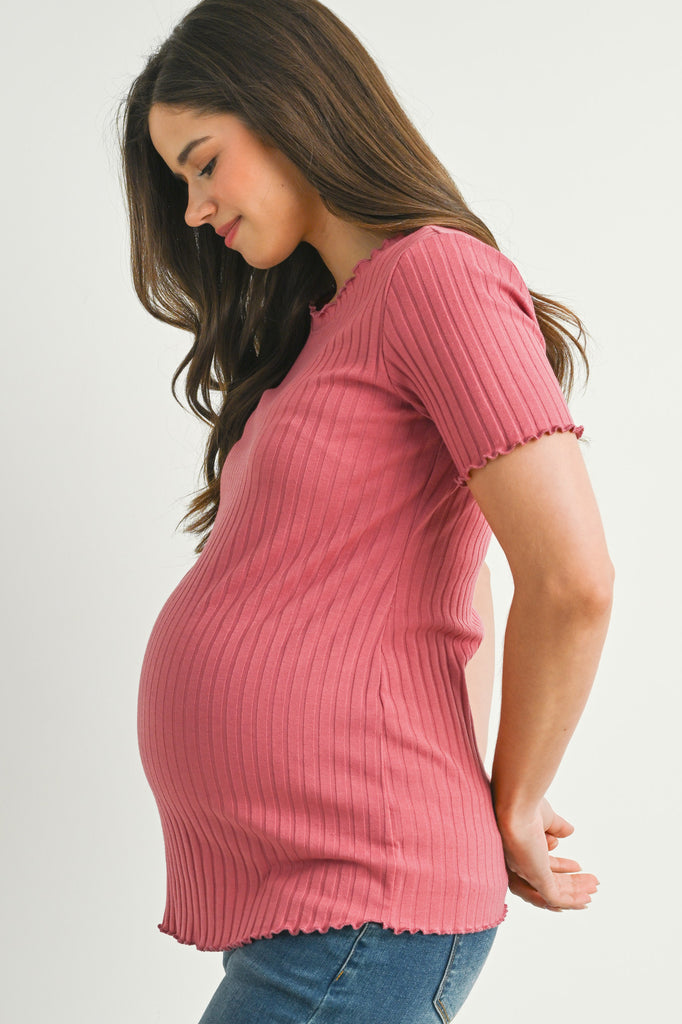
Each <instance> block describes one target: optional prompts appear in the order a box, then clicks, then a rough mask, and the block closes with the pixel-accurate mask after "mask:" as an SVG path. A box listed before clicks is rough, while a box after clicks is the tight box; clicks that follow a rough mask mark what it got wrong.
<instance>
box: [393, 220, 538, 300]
mask: <svg viewBox="0 0 682 1024" xmlns="http://www.w3.org/2000/svg"><path fill="white" fill-rule="evenodd" d="M389 255H390V257H391V258H390V259H389V260H388V261H387V266H386V278H385V301H386V306H387V308H388V309H390V308H391V307H392V306H393V307H394V306H396V305H398V306H399V307H400V308H401V309H402V310H403V311H405V310H407V309H408V308H411V309H412V312H413V313H414V314H415V315H416V314H417V313H418V311H420V310H421V311H422V312H423V309H424V304H425V302H426V303H427V304H428V305H429V306H432V305H433V304H435V306H436V307H440V306H442V305H443V304H445V305H446V306H448V307H449V308H450V309H453V307H455V308H460V309H462V310H470V309H476V310H478V311H482V310H483V309H484V308H485V307H488V306H490V305H494V306H496V307H498V306H499V305H500V304H501V303H502V304H508V305H510V306H513V307H516V308H519V307H520V310H521V311H522V312H523V313H525V314H526V315H529V316H530V317H531V318H534V309H533V301H532V298H531V296H530V292H529V290H528V287H527V285H526V283H525V281H524V280H523V277H522V276H521V273H520V271H519V270H518V268H517V266H516V265H515V264H514V263H513V262H512V260H511V259H510V258H509V257H508V256H505V254H504V253H503V252H501V251H500V250H499V249H497V248H495V247H494V246H492V245H489V244H488V243H487V242H483V241H481V239H480V238H476V237H475V236H473V235H470V234H468V233H467V232H466V231H462V230H460V229H459V228H452V227H446V226H443V225H440V224H427V225H425V226H423V227H421V228H418V229H417V230H416V231H413V232H411V233H410V234H407V235H405V236H404V237H403V238H402V239H400V241H399V242H398V244H397V245H395V246H394V247H393V251H392V252H391V253H389Z"/></svg>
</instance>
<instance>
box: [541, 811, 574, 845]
mask: <svg viewBox="0 0 682 1024" xmlns="http://www.w3.org/2000/svg"><path fill="white" fill-rule="evenodd" d="M552 813H553V815H554V816H553V818H552V820H551V822H550V823H549V825H548V826H547V827H546V828H545V832H548V833H549V834H550V835H552V836H557V837H558V838H559V839H565V838H566V836H570V835H573V833H574V832H575V826H574V825H571V823H570V821H566V819H565V818H562V817H561V815H560V814H556V813H555V812H552Z"/></svg>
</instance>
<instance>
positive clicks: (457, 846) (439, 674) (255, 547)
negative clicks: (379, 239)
mask: <svg viewBox="0 0 682 1024" xmlns="http://www.w3.org/2000/svg"><path fill="white" fill-rule="evenodd" d="M354 273H355V276H354V277H352V278H351V279H350V280H349V281H348V282H347V283H346V285H345V286H344V287H343V288H342V289H341V291H340V293H339V295H338V297H337V299H336V301H335V302H333V303H331V304H327V305H326V306H324V307H323V308H322V309H321V310H314V309H313V308H312V307H311V315H312V325H311V332H310V337H309V338H308V340H307V341H306V344H305V346H304V348H303V350H302V352H301V354H300V355H299V357H298V358H297V360H296V362H295V363H294V365H293V367H292V368H291V370H290V371H289V373H288V374H287V375H286V377H285V379H284V380H283V381H282V383H281V384H280V385H279V386H278V387H276V388H272V389H270V390H268V391H266V392H265V393H264V394H263V396H262V398H261V400H260V402H259V404H258V406H257V408H256V409H255V411H254V412H253V413H252V415H251V416H250V417H249V420H248V422H247V424H246V428H245V430H244V433H243V436H242V437H241V439H240V440H239V441H238V443H237V444H236V445H235V446H234V447H233V448H232V450H231V451H230V453H229V455H228V457H227V459H226V461H225V465H224V467H223V471H222V475H221V485H220V487H221V490H220V505H219V509H218V514H217V518H216V520H215V523H214V526H213V529H212V532H211V535H210V537H209V540H208V542H207V544H206V546H205V547H204V550H203V551H202V552H201V555H200V556H199V558H198V559H197V561H196V562H195V564H194V565H193V566H192V568H191V569H190V570H189V571H188V572H187V574H186V575H185V576H184V577H183V579H182V580H181V581H180V583H179V585H178V586H177V587H176V589H175V590H174V591H173V593H172V594H171V596H170V597H169V598H168V600H167V602H166V604H165V605H164V606H163V608H162V610H161V612H160V614H159V616H158V618H157V620H156V622H155V624H154V627H153V630H152V633H151V636H150V638H149V642H148V646H147V650H146V652H145V656H144V661H143V664H142V672H141V680H140V693H139V717H138V730H139V744H140V752H141V756H142V762H143V766H144V770H145V773H146V775H147V778H148V780H149V784H150V786H151V788H152V790H153V793H154V796H155V798H156V801H157V804H158V808H159V812H160V815H161V824H162V828H163V836H164V841H165V850H166V866H167V879H168V884H167V902H166V909H165V914H164V918H163V921H162V923H161V924H160V925H159V928H160V929H161V931H163V932H167V933H169V934H171V935H173V936H175V938H176V939H178V941H180V942H184V943H192V944H194V945H196V946H197V947H198V948H199V949H212V950H220V949H226V948H231V947H234V946H238V945H241V944H243V943H246V942H249V941H251V940H252V939H255V938H259V937H262V936H271V935H273V934H275V933H276V932H279V931H282V930H284V929H286V930H288V931H290V932H293V933H297V932H311V931H326V930H327V929H329V928H330V927H331V928H341V927H343V926H344V925H352V926H354V927H358V926H360V925H361V924H362V923H364V922H365V921H376V922H379V923H381V924H383V925H384V926H386V927H389V928H392V929H394V930H396V931H398V932H401V931H406V930H407V931H410V932H416V931H422V932H432V933H434V932H435V933H439V934H449V933H455V932H468V931H475V930H479V929H483V928H490V927H493V926H495V925H497V924H499V923H500V922H501V921H502V920H503V919H504V917H505V914H506V911H507V907H506V904H505V902H504V900H505V894H506V891H507V873H506V869H505V863H504V857H503V852H502V845H501V840H500V835H499V832H498V829H497V825H496V822H495V816H494V813H493V807H492V802H491V793H490V783H489V780H488V777H487V775H486V772H485V769H484V766H483V764H482V762H481V759H480V756H479V753H478V750H477V746H476V739H475V734H474V726H473V722H472V717H471V711H470V707H469V702H468V698H467V691H466V685H465V677H464V667H465V664H466V662H467V661H468V660H469V659H470V658H471V656H472V655H473V654H474V652H475V651H476V649H477V647H478V646H479V644H480V642H481V639H482V623H481V620H480V618H479V616H478V615H477V614H476V612H475V611H474V610H473V608H472V604H471V601H472V594H473V590H474V584H475V582H476V577H477V575H478V571H479V568H480V566H481V563H482V562H483V560H484V558H485V554H486V551H487V548H488V544H489V541H490V537H491V531H490V527H489V526H488V524H487V522H486V520H485V518H484V517H483V515H482V513H481V511H480V509H479V507H478V505H477V503H476V501H475V500H474V498H473V496H472V494H471V492H470V490H469V488H468V487H467V486H466V477H467V474H468V472H469V470H470V469H471V468H472V467H479V466H482V465H484V464H485V462H486V459H488V458H492V457H494V456H495V455H496V454H499V453H503V452H508V451H510V450H511V449H512V448H513V447H514V446H515V445H517V444H523V443H524V442H527V441H529V440H530V439H532V438H537V437H538V436H540V435H541V434H546V433H553V432H555V431H557V430H561V431H566V430H571V431H573V432H574V433H575V434H576V435H577V436H578V437H580V436H581V434H582V432H583V429H584V428H583V427H582V426H580V427H577V426H576V425H575V424H574V422H573V420H572V419H571V415H570V413H569V410H568V407H567V405H566V402H565V399H564V396H563V393H562V391H561V389H560V387H559V384H558V382H557V379H556V377H555V376H554V373H553V372H552V369H551V367H550V364H549V362H548V360H547V357H546V354H545V343H544V339H543V336H542V334H541V332H540V329H539V326H538V323H537V320H536V318H535V313H534V309H533V304H532V300H531V297H530V294H529V292H528V289H527V287H526V285H525V284H524V281H523V279H522V277H521V275H520V273H519V271H518V270H517V268H516V266H515V265H514V264H513V263H512V262H511V260H510V259H508V258H507V257H506V256H504V255H503V254H502V253H500V252H499V251H498V250H496V249H494V248H492V247H491V246H488V245H486V244H485V243H483V242H480V241H479V240H478V239H475V238H472V237H471V236H469V235H467V234H465V233H464V232H462V231H459V230H455V229H454V228H446V227H439V226H435V225H428V226H426V227H422V228H420V229H418V230H416V231H413V232H412V233H410V234H407V233H402V234H400V235H394V236H393V237H391V238H389V239H387V240H386V242H384V244H383V245H382V246H381V247H380V248H378V249H375V251H374V252H373V253H372V255H371V256H370V257H369V258H367V259H364V260H361V261H360V262H359V263H358V264H357V265H356V267H355V270H354Z"/></svg>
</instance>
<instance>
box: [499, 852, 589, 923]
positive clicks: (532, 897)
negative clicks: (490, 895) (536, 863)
mask: <svg viewBox="0 0 682 1024" xmlns="http://www.w3.org/2000/svg"><path fill="white" fill-rule="evenodd" d="M550 861H551V862H553V863H551V865H550V866H551V868H552V872H553V874H552V877H551V878H550V879H546V880H545V879H542V880H541V881H539V882H538V883H536V885H533V884H531V883H530V882H529V881H528V880H527V879H526V878H523V877H522V876H521V875H518V874H517V873H516V872H514V871H512V870H510V869H508V870H507V875H508V877H509V888H510V890H511V892H513V893H514V895H515V896H520V897H521V899H523V900H525V901H526V902H527V903H531V904H532V905H533V906H535V907H540V908H541V909H544V910H554V911H558V910H584V909H586V908H587V907H588V906H589V904H590V903H591V902H592V899H591V896H590V894H591V893H595V892H596V891H597V887H598V885H599V880H598V879H597V878H596V877H595V876H594V875H592V874H587V873H575V872H574V871H573V867H572V866H573V865H575V863H576V862H575V861H570V860H565V859H563V858H560V857H550Z"/></svg>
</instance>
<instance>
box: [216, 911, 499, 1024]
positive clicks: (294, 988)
mask: <svg viewBox="0 0 682 1024" xmlns="http://www.w3.org/2000/svg"><path fill="white" fill-rule="evenodd" d="M496 932H497V927H495V928H488V929H486V930H485V931H480V932H470V933H467V934H462V935H426V934H424V933H423V932H415V934H414V935H412V934H410V932H400V933H399V934H396V933H395V932H394V931H392V930H391V929H390V928H384V927H383V926H382V925H381V924H378V923H376V922H374V921H369V922H368V923H367V924H363V925H362V927H361V928H352V927H351V926H350V925H347V926H346V927H345V928H330V930H329V931H328V932H325V933H321V932H310V933H309V934H306V933H304V932H300V933H299V934H298V935H292V934H291V933H290V932H286V931H284V932H279V933H278V934H277V935H274V936H273V937H272V938H265V939H255V940H254V941H253V942H250V943H247V944H246V945H243V946H238V947H237V948H236V949H231V950H230V949H228V950H226V951H225V952H224V953H223V966H224V968H225V977H224V978H223V979H222V981H221V983H220V985H219V986H218V988H217V989H216V992H215V994H214V996H213V998H212V999H211V1002H210V1003H209V1005H208V1006H207V1007H206V1010H205V1012H204V1014H203V1016H202V1018H201V1021H200V1022H199V1024H260V1022H261V1021H263V1022H264V1021H267V1022H268V1024H449V1021H451V1020H452V1019H453V1017H454V1016H455V1014H456V1013H457V1012H458V1010H459V1009H460V1007H461V1006H462V1004H463V1003H464V1000H465V999H466V998H467V996H468V995H469V992H470V991H471V989H472V988H473V985H474V982H475V981H476V979H477V978H478V975H479V974H480V972H481V969H482V967H483V964H484V963H485V960H486V957H487V956H488V953H489V952H490V949H491V947H492V944H493V940H494V938H495V934H496Z"/></svg>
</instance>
